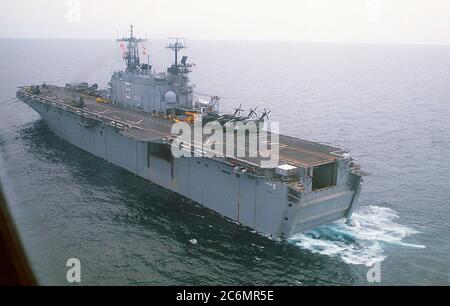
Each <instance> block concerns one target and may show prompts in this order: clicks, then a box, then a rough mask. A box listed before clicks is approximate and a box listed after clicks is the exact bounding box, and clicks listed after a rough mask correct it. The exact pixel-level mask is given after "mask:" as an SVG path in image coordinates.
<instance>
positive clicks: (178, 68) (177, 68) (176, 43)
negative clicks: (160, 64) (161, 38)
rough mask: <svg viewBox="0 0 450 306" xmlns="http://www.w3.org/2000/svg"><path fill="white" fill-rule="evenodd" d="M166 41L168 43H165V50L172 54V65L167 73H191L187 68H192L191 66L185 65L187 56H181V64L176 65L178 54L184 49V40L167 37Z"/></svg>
mask: <svg viewBox="0 0 450 306" xmlns="http://www.w3.org/2000/svg"><path fill="white" fill-rule="evenodd" d="M168 39H169V40H170V41H169V42H168V43H167V45H166V49H169V50H172V51H173V53H174V63H173V65H172V66H171V67H170V68H169V69H168V71H169V72H170V73H172V74H175V75H177V74H187V73H189V72H191V70H190V69H189V68H190V67H192V64H189V63H187V58H188V57H187V56H183V58H182V59H181V63H178V52H180V51H181V50H183V49H186V39H185V38H181V37H169V38H168Z"/></svg>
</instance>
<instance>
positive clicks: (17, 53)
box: [0, 40, 450, 285]
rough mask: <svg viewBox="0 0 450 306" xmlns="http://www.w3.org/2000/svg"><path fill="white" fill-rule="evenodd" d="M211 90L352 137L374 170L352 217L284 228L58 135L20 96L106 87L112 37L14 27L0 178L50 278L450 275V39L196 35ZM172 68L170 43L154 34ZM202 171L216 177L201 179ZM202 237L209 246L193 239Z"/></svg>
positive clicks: (331, 135)
mask: <svg viewBox="0 0 450 306" xmlns="http://www.w3.org/2000/svg"><path fill="white" fill-rule="evenodd" d="M188 46H189V49H188V50H187V54H188V55H189V57H190V59H191V60H192V62H194V63H195V64H196V66H197V68H196V69H195V71H194V72H193V73H192V74H191V80H192V81H193V82H194V83H195V84H196V85H197V86H196V88H195V90H196V91H198V92H203V93H208V94H214V95H219V96H220V97H221V98H222V103H221V110H222V111H223V112H226V111H230V110H232V108H234V107H236V106H238V105H239V104H241V103H242V105H243V106H244V107H247V108H248V107H251V106H252V107H254V106H258V107H259V108H264V107H265V108H268V109H270V110H272V113H271V114H270V117H271V118H270V119H271V120H272V121H279V122H281V126H280V128H281V131H282V132H283V133H285V134H289V135H293V136H297V137H301V138H305V139H310V140H317V141H322V142H328V143H332V144H336V145H339V146H342V147H345V148H347V149H349V150H351V152H352V156H353V157H354V158H356V159H357V160H358V161H359V162H360V163H361V164H362V167H363V170H364V171H365V172H367V173H368V175H367V176H366V177H365V182H364V185H363V191H362V194H361V199H360V202H361V208H360V209H359V210H358V211H357V212H356V213H355V214H354V217H353V220H352V223H351V224H350V225H348V224H345V223H344V222H343V221H338V222H335V223H332V224H329V225H326V226H322V227H319V228H316V229H314V230H312V231H310V232H307V233H302V234H299V235H297V236H296V237H294V238H292V239H290V240H288V241H274V240H269V239H268V238H265V237H262V236H260V235H258V234H256V233H254V232H253V231H252V230H251V229H248V228H244V227H241V226H237V225H236V224H234V223H232V222H229V221H228V220H226V219H224V218H222V217H221V216H220V215H218V214H216V213H214V212H212V211H210V210H208V209H205V208H203V207H201V206H200V205H198V204H196V203H193V202H191V201H189V200H187V199H185V198H183V197H181V196H178V195H176V194H173V193H171V192H169V191H166V190H164V189H162V188H160V187H158V186H157V185H154V184H152V183H150V182H147V181H145V180H143V179H141V178H139V177H137V176H135V175H132V174H130V173H128V172H127V171H125V170H122V169H121V168H118V167H116V166H114V165H112V164H110V163H108V162H106V161H104V160H102V159H99V158H97V157H94V156H92V155H90V154H88V153H86V152H83V151H81V150H79V149H78V148H76V147H74V146H72V145H70V144H68V143H67V142H65V141H64V140H62V139H60V138H58V137H56V136H55V135H54V134H53V133H52V132H51V131H50V130H49V129H48V128H47V126H46V125H45V122H43V120H41V118H40V117H39V115H38V114H36V113H35V112H34V111H33V110H32V109H30V108H29V107H28V106H26V105H24V104H22V103H20V102H19V101H17V100H16V99H15V98H14V95H15V91H16V87H17V86H20V85H25V84H30V83H41V82H42V81H46V82H48V83H53V84H59V85H63V84H65V83H66V82H71V81H88V82H97V83H99V85H100V86H101V87H103V86H105V85H106V83H107V81H108V79H109V76H110V74H111V72H112V71H114V70H116V69H119V68H121V67H122V62H121V58H120V48H119V46H118V45H116V44H115V43H114V42H113V41H109V40H0V50H2V56H1V57H0V69H1V71H2V72H3V73H2V77H1V82H0V89H1V91H0V154H1V161H0V162H1V163H0V166H1V169H0V170H1V171H0V173H1V179H2V183H3V185H4V188H5V190H6V192H7V196H8V198H9V199H10V200H11V202H10V203H11V207H10V208H11V211H12V213H13V217H14V220H15V222H16V224H17V228H18V230H19V232H20V235H21V237H22V240H23V243H24V245H25V248H26V251H27V254H28V256H29V258H30V261H31V263H32V266H33V268H34V270H35V272H36V274H37V277H38V279H39V281H40V282H41V283H42V284H60V285H65V284H67V282H66V271H67V267H66V261H67V259H68V258H71V257H77V258H79V259H80V260H81V265H82V284H86V285H89V284H129V285H136V284H146V285H147V284H148V285H185V284H186V285H202V284H203V285H242V284H261V285H281V284H285V285H370V283H368V281H367V279H366V273H367V271H368V270H369V269H370V268H371V267H372V265H374V264H375V263H376V262H380V267H381V270H380V277H381V283H380V284H384V285H399V284H418V285H429V284H440V285H448V284H449V280H450V255H449V253H450V247H449V246H450V237H449V234H450V225H449V223H450V163H449V159H448V157H449V156H450V47H448V46H421V45H369V44H368V45H357V44H312V43H311V44H308V43H287V42H286V43H283V42H277V43H273V42H244V41H235V42H233V41H226V42H225V41H196V40H192V41H189V45H188ZM147 47H148V49H149V50H150V54H151V61H152V64H153V65H154V67H156V69H157V70H160V71H161V70H163V69H164V68H165V67H166V66H167V65H168V64H169V63H170V54H169V53H168V52H166V51H165V49H164V41H156V40H155V41H149V42H148V43H147ZM198 183H201V182H198ZM193 239H195V240H196V241H197V243H192V242H193V241H194V240H193Z"/></svg>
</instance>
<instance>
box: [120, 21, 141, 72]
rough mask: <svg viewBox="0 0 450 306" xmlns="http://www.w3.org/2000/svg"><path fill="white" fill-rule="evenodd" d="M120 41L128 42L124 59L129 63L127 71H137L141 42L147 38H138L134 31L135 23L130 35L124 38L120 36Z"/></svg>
mask: <svg viewBox="0 0 450 306" xmlns="http://www.w3.org/2000/svg"><path fill="white" fill-rule="evenodd" d="M117 41H118V42H121V43H126V44H127V46H126V51H125V56H124V60H125V63H126V65H127V68H126V70H127V71H137V70H139V67H140V60H139V44H140V43H142V42H145V41H147V39H142V38H136V37H134V33H133V25H131V26H130V36H129V37H124V38H118V39H117Z"/></svg>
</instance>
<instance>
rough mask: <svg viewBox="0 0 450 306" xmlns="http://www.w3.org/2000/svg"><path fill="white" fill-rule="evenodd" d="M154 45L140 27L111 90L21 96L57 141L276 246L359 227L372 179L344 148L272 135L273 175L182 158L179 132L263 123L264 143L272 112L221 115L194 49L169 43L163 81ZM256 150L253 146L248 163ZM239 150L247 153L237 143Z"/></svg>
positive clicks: (24, 90) (26, 91)
mask: <svg viewBox="0 0 450 306" xmlns="http://www.w3.org/2000/svg"><path fill="white" fill-rule="evenodd" d="M144 41H145V39H141V38H138V37H135V35H134V33H133V27H132V26H131V30H130V35H129V36H127V37H124V38H121V39H118V42H119V43H120V47H121V48H122V50H123V59H124V61H125V64H126V68H125V70H123V71H117V72H114V73H113V75H112V77H111V80H110V82H109V83H108V87H107V88H106V89H104V90H99V89H98V86H97V85H96V84H94V85H91V86H89V84H87V83H77V84H73V83H68V84H66V86H55V85H48V84H45V83H44V84H41V85H30V86H23V87H20V88H19V90H18V91H17V93H16V96H17V98H18V99H19V100H21V101H23V102H24V103H26V104H27V105H29V106H30V107H31V108H33V109H34V110H35V111H36V112H38V113H39V114H40V115H41V117H42V118H43V119H44V120H45V122H46V123H47V125H48V126H49V128H50V129H51V130H52V131H53V132H54V133H55V134H56V135H58V136H60V137H61V138H63V139H65V140H67V141H68V142H70V143H72V144H74V145H75V146H77V147H79V148H81V149H82V150H85V151H88V152H90V153H92V154H94V155H96V156H98V157H101V158H103V159H105V160H107V161H109V162H111V163H113V164H115V165H118V166H120V167H122V168H124V169H126V170H128V171H130V172H132V173H134V174H136V175H138V176H141V177H143V178H145V179H147V180H149V181H151V182H153V183H156V184H158V185H160V186H162V187H164V188H166V189H169V190H171V191H173V192H176V193H179V194H181V195H183V196H185V197H187V198H189V199H191V200H193V201H195V202H198V203H200V204H202V205H204V206H205V207H207V208H209V209H212V210H214V211H216V212H218V213H219V214H221V215H223V216H224V217H226V218H229V219H231V220H233V221H236V222H238V223H239V224H241V225H244V226H248V227H251V228H253V229H254V230H256V231H257V232H259V233H262V234H264V235H267V236H269V237H273V238H289V237H291V236H293V235H294V234H296V233H299V232H302V231H307V230H310V229H312V228H314V227H316V226H319V225H323V224H326V223H329V222H332V221H334V220H337V219H341V218H347V219H348V218H350V216H351V214H352V212H353V210H354V209H355V208H356V207H357V206H358V197H359V194H360V189H361V182H362V176H361V173H360V167H359V165H358V164H357V163H356V162H355V161H354V160H353V159H352V158H351V157H350V155H349V154H348V152H347V151H345V150H343V149H341V148H338V147H334V146H331V145H326V144H322V143H317V142H311V141H306V140H301V139H298V138H295V137H291V136H286V135H281V134H276V136H277V137H273V136H274V135H275V134H274V132H268V135H269V136H270V137H269V138H270V139H268V141H267V142H268V143H270V142H271V139H277V140H276V143H275V142H272V143H270V146H271V147H272V146H275V145H276V146H277V150H278V160H277V163H275V164H272V165H270V166H268V167H267V166H264V167H263V166H261V161H262V160H263V159H264V158H263V157H261V156H258V155H257V156H253V157H250V156H242V157H241V156H237V155H236V154H235V153H236V150H233V152H232V153H231V154H229V153H228V152H227V154H224V155H222V156H221V155H220V154H218V155H211V154H205V152H204V151H202V145H201V144H200V145H198V144H195V143H194V144H193V145H188V146H186V145H184V146H183V143H181V144H180V146H181V147H182V148H183V149H184V150H185V151H184V152H185V153H186V151H188V152H189V155H188V156H186V154H183V156H181V157H179V158H178V157H175V156H174V154H172V150H171V148H172V146H173V144H174V141H175V140H176V139H177V138H176V137H177V135H175V134H174V133H173V132H172V126H173V124H174V123H179V122H183V123H186V124H187V125H188V126H194V125H195V122H194V121H195V120H198V118H200V119H203V121H202V122H203V123H202V125H204V124H205V122H211V121H218V122H220V123H221V124H227V123H230V122H244V123H247V122H254V123H256V126H257V130H258V133H259V131H262V130H263V129H264V125H265V121H267V119H268V113H269V112H268V111H266V110H264V112H263V113H262V114H261V115H260V116H257V114H256V110H254V109H251V110H250V113H248V115H247V116H241V115H240V114H241V112H242V108H241V107H240V106H239V107H238V108H237V109H235V112H234V113H232V114H220V113H219V102H220V99H219V97H217V96H210V97H209V98H208V99H201V98H200V97H198V96H197V95H196V93H195V92H194V90H193V86H192V85H191V84H190V80H189V77H188V75H189V73H190V72H191V67H192V66H193V65H192V64H190V63H188V61H187V56H182V58H181V60H180V59H179V52H180V51H182V49H184V48H185V43H184V41H182V40H180V39H173V40H172V41H170V43H168V45H167V46H166V48H168V49H170V50H172V51H173V52H174V61H173V64H172V65H171V66H170V67H168V68H167V70H166V71H164V72H161V73H156V72H155V71H154V69H152V66H151V65H150V62H149V61H148V62H147V63H141V60H140V55H139V54H140V51H141V49H140V44H141V43H142V42H144ZM144 51H145V49H144ZM266 123H267V122H266ZM271 133H272V134H271ZM202 140H205V139H204V138H202ZM225 143H226V141H225V140H224V142H223V144H225ZM248 143H249V141H248V140H247V141H245V142H244V146H245V148H244V151H245V152H247V153H249V149H248V147H247V145H248ZM223 144H222V145H223ZM216 145H220V144H216ZM233 146H234V148H235V149H236V148H238V147H239V144H236V143H235V142H234V140H233ZM248 155H250V154H248Z"/></svg>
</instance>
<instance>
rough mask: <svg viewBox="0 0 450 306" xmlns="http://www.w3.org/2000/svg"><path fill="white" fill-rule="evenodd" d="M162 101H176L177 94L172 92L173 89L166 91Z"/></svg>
mask: <svg viewBox="0 0 450 306" xmlns="http://www.w3.org/2000/svg"><path fill="white" fill-rule="evenodd" d="M164 101H166V103H175V102H177V94H176V93H174V92H173V91H168V92H166V94H165V95H164Z"/></svg>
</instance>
